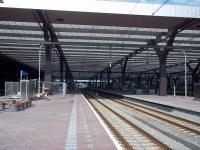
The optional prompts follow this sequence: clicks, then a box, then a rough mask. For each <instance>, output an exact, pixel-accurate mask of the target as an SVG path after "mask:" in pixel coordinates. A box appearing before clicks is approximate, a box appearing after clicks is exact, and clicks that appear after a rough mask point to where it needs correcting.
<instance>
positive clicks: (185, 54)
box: [183, 51, 187, 99]
mask: <svg viewBox="0 0 200 150" xmlns="http://www.w3.org/2000/svg"><path fill="white" fill-rule="evenodd" d="M183 53H184V56H185V99H186V98H187V53H186V51H184V52H183Z"/></svg>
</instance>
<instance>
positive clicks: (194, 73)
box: [187, 62, 200, 93]
mask: <svg viewBox="0 0 200 150" xmlns="http://www.w3.org/2000/svg"><path fill="white" fill-rule="evenodd" d="M187 67H188V69H189V70H190V72H191V75H192V93H193V92H194V83H196V82H198V74H197V72H198V70H199V67H200V62H199V63H198V64H197V65H196V66H195V67H194V68H192V66H191V65H190V64H189V63H187Z"/></svg>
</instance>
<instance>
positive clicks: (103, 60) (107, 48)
mask: <svg viewBox="0 0 200 150" xmlns="http://www.w3.org/2000/svg"><path fill="white" fill-rule="evenodd" d="M37 11H38V10H30V9H14V8H1V9H0V54H2V55H5V56H7V57H9V58H11V59H13V60H16V61H17V62H19V63H22V64H25V65H28V66H30V67H32V68H34V69H35V70H38V56H39V49H40V46H42V47H41V70H44V69H45V60H46V55H45V48H44V44H45V42H44V32H43V29H42V26H41V22H40V20H39V19H38V17H37ZM39 11H40V10H39ZM41 12H42V13H43V14H45V16H47V18H48V21H49V22H48V23H49V24H51V25H52V27H53V30H54V31H55V34H56V35H57V38H58V41H57V42H56V44H59V45H60V46H61V48H62V51H63V53H64V57H65V59H66V61H67V63H68V66H69V68H70V71H71V73H72V76H73V78H74V79H90V78H91V77H93V76H94V75H95V74H96V73H99V72H102V71H103V70H105V69H106V68H107V67H108V66H109V64H112V71H111V72H112V77H120V76H121V65H120V64H121V63H122V62H123V60H124V59H125V58H126V57H128V61H127V68H126V72H127V73H129V74H130V75H131V74H137V73H142V72H146V73H150V72H151V71H152V72H155V71H157V72H158V71H159V59H158V56H157V54H156V52H155V50H154V48H155V46H153V45H151V40H156V38H157V37H160V40H159V41H158V43H157V44H156V47H158V48H160V49H164V48H165V46H166V43H167V39H168V38H169V37H168V33H169V32H170V30H173V29H174V27H176V26H178V25H180V24H182V23H183V22H185V21H187V20H189V19H191V18H180V17H179V18H176V17H156V16H137V15H120V14H103V13H86V12H84V13H83V12H64V11H53V10H51V11H50V10H49V11H48V10H46V11H41ZM51 46H52V71H53V75H54V76H57V77H58V78H59V72H60V70H59V68H60V67H59V66H60V58H59V54H58V52H57V50H56V48H55V46H54V45H51ZM184 52H186V54H187V62H188V63H190V64H191V66H196V65H197V64H198V63H199V62H200V19H194V22H193V23H191V24H189V25H188V26H187V27H186V28H185V29H184V30H181V31H180V32H179V33H178V34H177V35H176V37H175V40H174V43H173V45H172V46H171V47H170V52H169V54H168V57H167V63H166V66H167V73H175V72H184V61H185V55H184Z"/></svg>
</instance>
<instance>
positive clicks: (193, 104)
mask: <svg viewBox="0 0 200 150" xmlns="http://www.w3.org/2000/svg"><path fill="white" fill-rule="evenodd" d="M98 90H100V91H104V92H108V93H112V94H116V95H120V96H124V97H128V98H133V99H137V100H141V101H145V102H151V103H156V104H161V105H165V106H170V107H174V108H178V109H184V110H189V111H194V112H197V113H200V107H199V106H200V100H197V99H194V97H191V96H187V98H185V97H184V96H172V95H168V96H158V95H135V94H131V93H125V92H121V91H114V90H103V89H98Z"/></svg>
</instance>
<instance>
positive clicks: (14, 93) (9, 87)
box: [5, 82, 20, 98]
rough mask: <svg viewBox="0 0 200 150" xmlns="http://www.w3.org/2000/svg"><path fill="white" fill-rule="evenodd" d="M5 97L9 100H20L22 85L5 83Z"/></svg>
mask: <svg viewBox="0 0 200 150" xmlns="http://www.w3.org/2000/svg"><path fill="white" fill-rule="evenodd" d="M5 96H6V97H7V98H20V83H19V82H5Z"/></svg>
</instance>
